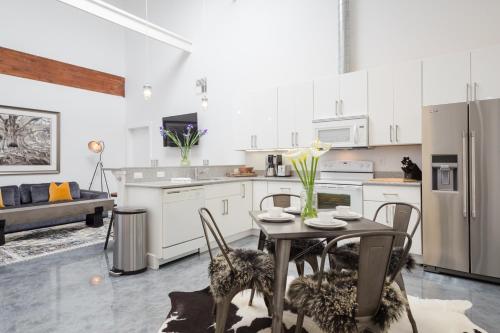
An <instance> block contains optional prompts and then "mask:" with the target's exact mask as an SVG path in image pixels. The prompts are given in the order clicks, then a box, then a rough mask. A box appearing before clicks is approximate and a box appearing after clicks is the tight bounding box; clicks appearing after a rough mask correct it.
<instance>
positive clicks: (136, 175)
mask: <svg viewBox="0 0 500 333" xmlns="http://www.w3.org/2000/svg"><path fill="white" fill-rule="evenodd" d="M143 177H144V176H143V175H142V172H134V179H141V178H143Z"/></svg>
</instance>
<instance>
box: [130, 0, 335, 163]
mask: <svg viewBox="0 0 500 333" xmlns="http://www.w3.org/2000/svg"><path fill="white" fill-rule="evenodd" d="M149 7H150V19H151V20H152V21H153V22H155V23H157V24H159V25H161V26H164V27H165V28H167V29H170V30H172V31H174V32H176V33H178V34H181V35H183V36H185V37H187V38H189V39H191V40H192V41H193V43H194V52H193V53H192V54H191V55H186V54H184V53H182V52H181V51H178V50H175V49H172V48H169V47H167V46H164V45H161V44H159V43H156V42H153V43H152V44H151V46H152V51H151V55H152V69H151V71H150V72H151V74H150V77H147V76H148V71H149V69H148V66H147V65H146V63H147V61H146V60H145V55H146V51H145V42H144V38H143V37H141V36H138V35H137V34H135V33H132V32H130V33H127V52H126V53H127V59H126V61H127V96H128V97H127V115H128V121H129V124H130V126H137V125H138V124H148V123H149V122H152V124H153V125H152V126H153V127H155V128H154V130H153V131H152V133H153V135H156V134H157V133H158V132H157V128H158V127H159V126H160V125H161V118H162V117H164V116H167V115H174V114H181V113H187V112H195V111H199V114H198V116H199V122H200V124H201V127H206V128H208V131H209V132H208V135H207V136H206V137H205V138H203V140H202V142H201V143H200V146H199V147H196V148H194V151H193V154H192V162H193V164H201V161H202V160H203V159H209V160H210V163H211V164H226V165H227V164H235V163H243V162H244V154H243V153H241V152H236V151H233V149H232V148H233V143H232V140H233V132H232V129H231V120H232V116H231V113H232V112H233V111H234V110H235V109H236V108H237V106H238V99H239V96H240V95H241V94H242V93H244V92H246V91H248V90H253V89H257V88H260V87H270V86H275V85H278V84H282V83H289V82H296V81H304V80H310V79H311V78H313V77H318V76H325V75H328V74H332V73H334V72H335V70H336V64H337V61H336V58H337V51H336V50H337V47H336V44H337V33H336V15H337V14H336V11H337V6H336V2H335V1H331V0H315V1H310V0H272V1H269V0H252V1H234V0H209V1H202V0H171V1H160V0H151V1H150V2H149ZM126 8H127V9H128V10H130V11H133V12H134V13H137V14H143V13H144V4H143V3H142V2H140V1H134V0H128V1H127V2H126ZM204 8H205V10H204ZM203 76H207V78H208V98H209V109H208V111H206V112H203V111H201V110H200V96H196V95H195V90H194V84H195V81H196V80H197V79H199V78H201V77H203ZM145 81H151V82H152V85H153V91H154V92H153V99H152V100H151V101H150V102H148V103H146V102H144V101H143V98H142V95H141V93H142V85H143V84H144V82H145ZM153 139H155V141H154V142H155V146H154V147H153V155H154V157H155V158H159V159H160V165H178V163H179V153H178V151H177V149H175V148H164V147H162V142H161V138H160V136H159V134H158V137H157V138H155V137H153Z"/></svg>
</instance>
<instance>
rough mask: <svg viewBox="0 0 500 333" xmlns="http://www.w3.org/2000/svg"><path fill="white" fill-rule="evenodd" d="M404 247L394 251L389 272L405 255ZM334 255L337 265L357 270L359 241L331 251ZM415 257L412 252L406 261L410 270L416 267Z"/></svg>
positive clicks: (390, 272)
mask: <svg viewBox="0 0 500 333" xmlns="http://www.w3.org/2000/svg"><path fill="white" fill-rule="evenodd" d="M403 252H404V251H403V249H402V248H400V247H398V248H395V249H394V250H393V251H392V254H391V261H390V264H389V271H388V274H392V272H394V270H395V269H397V266H398V264H399V261H400V260H401V257H402V256H403ZM331 253H332V254H333V255H334V256H333V257H334V260H335V265H336V267H337V268H340V269H349V270H357V269H358V263H359V243H357V242H352V243H348V244H345V245H342V246H339V247H338V248H336V249H334V250H332V251H331ZM415 265H416V264H415V258H413V256H412V255H411V254H409V255H408V258H407V260H406V262H405V268H406V269H407V270H409V271H411V270H412V269H414V268H415Z"/></svg>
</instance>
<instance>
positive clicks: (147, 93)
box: [142, 0, 153, 101]
mask: <svg viewBox="0 0 500 333" xmlns="http://www.w3.org/2000/svg"><path fill="white" fill-rule="evenodd" d="M146 21H149V8H148V0H146ZM145 40H146V62H147V64H146V78H147V79H150V78H151V75H150V74H151V70H150V69H151V56H150V50H149V38H148V37H145ZM142 94H143V96H144V100H145V101H149V100H150V99H151V96H153V87H152V86H151V84H149V83H145V84H144V85H143V86H142Z"/></svg>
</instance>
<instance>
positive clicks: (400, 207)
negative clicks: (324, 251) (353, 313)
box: [333, 202, 421, 333]
mask: <svg viewBox="0 0 500 333" xmlns="http://www.w3.org/2000/svg"><path fill="white" fill-rule="evenodd" d="M392 207H394V215H393V220H392V221H393V223H392V228H393V230H394V231H399V232H404V233H408V234H409V235H410V237H411V238H412V239H413V236H414V235H415V233H416V231H417V229H418V227H419V225H420V223H421V213H420V209H418V207H416V206H414V205H411V204H408V203H404V202H386V203H384V204H382V205H380V207H378V209H377V210H376V211H375V216H374V217H373V221H377V218H378V217H379V214H380V212H381V211H382V209H385V210H386V212H385V214H386V218H388V217H389V215H391V214H390V212H389V208H392ZM414 212H415V218H416V219H415V224H414V226H413V227H412V228H411V230H410V231H409V229H410V222H411V217H412V214H413V213H414ZM404 245H405V238H404V237H399V238H396V240H395V242H394V249H395V251H394V252H393V258H392V262H393V264H392V265H391V268H390V272H392V269H393V268H392V266H394V262H395V261H397V259H398V257H399V256H401V254H402V248H403V246H404ZM358 250H359V249H358V244H357V243H350V244H346V245H343V246H340V247H338V248H337V249H335V251H333V258H334V263H335V265H336V267H337V269H357V267H356V265H357V263H358V261H359V257H358V253H359V252H358ZM405 265H406V267H407V268H408V269H411V268H413V267H414V266H415V260H414V259H413V257H412V256H411V255H408V256H407V260H406V262H405ZM395 281H396V283H397V284H398V286H399V288H400V289H401V292H402V293H403V295H404V297H405V298H406V300H408V296H407V294H406V287H405V284H404V280H403V275H402V274H401V272H400V273H399V274H398V275H397V276H396V277H395ZM406 312H407V315H408V319H409V320H410V323H411V326H412V330H413V333H417V332H418V329H417V324H416V323H415V319H414V317H413V314H412V312H411V308H410V306H409V304H408V303H407V307H406Z"/></svg>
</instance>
